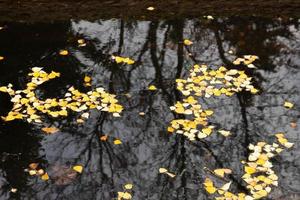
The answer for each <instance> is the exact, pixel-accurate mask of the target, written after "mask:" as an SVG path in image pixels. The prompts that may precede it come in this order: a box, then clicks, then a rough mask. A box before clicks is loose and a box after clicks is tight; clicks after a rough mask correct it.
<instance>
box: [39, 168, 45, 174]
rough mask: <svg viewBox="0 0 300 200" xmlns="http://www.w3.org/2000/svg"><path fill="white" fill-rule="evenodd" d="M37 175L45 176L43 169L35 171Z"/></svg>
mask: <svg viewBox="0 0 300 200" xmlns="http://www.w3.org/2000/svg"><path fill="white" fill-rule="evenodd" d="M37 174H38V175H43V174H45V171H44V170H43V169H39V170H37Z"/></svg>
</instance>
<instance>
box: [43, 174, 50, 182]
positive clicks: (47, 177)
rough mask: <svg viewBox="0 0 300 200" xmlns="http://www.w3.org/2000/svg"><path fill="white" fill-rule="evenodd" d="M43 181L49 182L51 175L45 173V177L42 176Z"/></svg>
mask: <svg viewBox="0 0 300 200" xmlns="http://www.w3.org/2000/svg"><path fill="white" fill-rule="evenodd" d="M41 179H42V180H44V181H47V180H49V175H48V174H47V173H45V174H44V175H42V176H41Z"/></svg>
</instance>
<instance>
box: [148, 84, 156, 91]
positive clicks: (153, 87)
mask: <svg viewBox="0 0 300 200" xmlns="http://www.w3.org/2000/svg"><path fill="white" fill-rule="evenodd" d="M148 90H152V91H154V90H157V88H156V87H155V85H150V86H149V87H148Z"/></svg>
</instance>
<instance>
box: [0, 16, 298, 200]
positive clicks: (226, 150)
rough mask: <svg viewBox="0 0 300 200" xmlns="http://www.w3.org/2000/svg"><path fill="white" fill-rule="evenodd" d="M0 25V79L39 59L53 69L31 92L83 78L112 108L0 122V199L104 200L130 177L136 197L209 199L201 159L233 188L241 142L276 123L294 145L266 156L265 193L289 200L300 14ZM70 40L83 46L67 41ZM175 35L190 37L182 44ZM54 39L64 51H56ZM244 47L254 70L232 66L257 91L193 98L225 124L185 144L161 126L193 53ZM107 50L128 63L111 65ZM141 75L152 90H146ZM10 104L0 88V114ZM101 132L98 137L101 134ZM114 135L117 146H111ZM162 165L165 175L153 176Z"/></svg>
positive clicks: (208, 55) (199, 59) (263, 136)
mask: <svg viewBox="0 0 300 200" xmlns="http://www.w3.org/2000/svg"><path fill="white" fill-rule="evenodd" d="M0 26H2V27H3V29H2V30H0V56H3V57H4V60H1V61H0V69H1V73H0V86H4V85H7V84H9V83H12V84H13V85H14V89H22V88H24V87H25V86H26V83H27V81H28V76H27V74H28V73H29V72H30V69H31V68H32V67H43V69H44V70H45V71H48V72H50V71H51V70H53V71H56V72H60V73H61V77H60V78H57V79H54V80H51V81H49V82H47V83H44V84H42V85H41V86H40V87H38V88H37V90H36V93H37V94H38V96H39V97H40V98H41V99H45V98H59V97H63V95H64V94H65V93H66V91H67V89H68V88H69V87H70V86H74V87H75V88H79V89H80V90H82V91H85V90H86V87H85V86H84V85H83V78H84V77H85V76H90V77H91V78H92V82H91V85H92V88H96V87H100V86H101V87H104V88H105V90H106V91H108V92H109V93H111V94H116V95H117V96H116V98H117V99H118V101H119V103H120V104H121V105H123V106H124V110H123V112H122V113H121V117H118V118H116V117H113V116H112V114H110V113H106V112H100V111H97V110H91V111H90V118H89V119H87V120H86V121H85V122H84V123H80V124H79V123H77V121H76V120H77V118H78V114H76V113H74V114H71V115H69V116H68V117H65V118H59V119H57V118H51V117H46V118H45V120H44V121H43V123H27V122H26V121H22V120H15V121H12V122H5V121H3V120H2V121H0V158H1V160H0V199H43V200H47V199H49V200H50V199H51V200H52V199H80V200H84V199H87V200H92V199H97V200H98V199H99V200H102V199H104V200H107V199H113V198H116V197H117V192H119V191H123V189H122V188H123V186H124V185H125V184H127V183H132V184H133V186H134V188H133V190H132V196H133V199H136V200H157V199H162V200H173V199H174V200H175V199H178V200H183V199H185V200H196V199H197V200H204V199H212V196H211V195H209V194H207V192H206V191H205V189H204V187H203V182H204V179H205V178H206V177H207V176H209V175H210V174H209V173H208V171H207V170H205V169H204V168H205V167H207V168H209V169H215V168H230V169H232V170H233V174H232V175H231V177H230V180H232V181H233V183H232V189H231V190H232V191H245V183H244V182H243V180H242V179H241V176H242V175H243V165H242V164H241V160H245V159H247V156H248V153H249V151H248V150H247V146H248V145H249V144H250V143H252V144H255V143H256V142H258V141H266V142H271V141H272V136H273V135H274V134H275V133H277V132H284V133H286V137H287V138H288V140H289V141H290V142H293V143H294V146H293V147H292V148H291V149H289V150H286V151H284V152H283V153H281V154H280V155H279V156H277V157H276V158H274V159H273V160H272V163H273V165H274V171H275V172H276V174H277V175H278V177H279V184H278V187H274V188H272V192H271V193H270V195H269V196H268V197H267V198H265V199H273V200H283V199H284V200H299V199H300V140H299V137H300V135H299V128H298V127H299V125H300V124H299V123H300V121H299V116H300V112H299V110H300V109H299V107H300V104H299V102H300V94H299V92H300V19H295V18H273V19H272V18H261V17H228V18H215V19H213V20H207V19H204V18H197V19H174V20H161V21H131V20H122V19H110V20H97V21H85V20H71V21H66V22H57V23H32V24H26V23H5V24H0ZM78 39H84V40H85V44H86V45H85V46H84V45H82V46H79V45H78V43H77V40H78ZM184 39H189V40H191V41H192V42H193V44H192V45H190V46H186V45H184V44H183V40H184ZM62 49H66V50H68V52H69V54H68V55H67V56H62V55H60V54H59V51H60V50H62ZM249 54H251V55H257V56H258V57H259V60H257V61H255V65H256V67H257V69H249V68H243V70H246V73H247V74H248V75H249V76H251V77H253V82H254V85H255V87H257V88H258V89H259V90H260V92H259V93H258V94H255V95H253V94H249V93H247V92H239V93H238V94H235V95H233V96H231V97H227V96H221V97H211V98H209V99H208V98H202V99H201V105H202V106H203V107H205V108H211V109H213V110H214V111H215V113H214V115H213V116H212V117H210V119H209V123H210V124H213V125H214V126H216V127H222V128H223V129H225V130H230V131H231V133H232V135H231V136H229V137H222V136H220V135H217V134H212V135H211V136H210V137H208V138H206V139H204V140H203V141H195V142H192V141H189V140H188V139H186V137H183V136H181V135H178V134H170V133H168V132H167V127H168V126H169V123H170V121H172V120H173V119H174V118H176V117H178V116H177V115H175V114H174V113H173V112H172V111H171V110H170V108H169V107H170V106H172V105H174V104H175V103H176V101H180V100H181V99H182V95H181V94H180V92H179V91H178V90H176V85H175V84H176V79H178V78H186V77H187V76H188V74H189V70H190V69H191V67H192V66H193V65H194V64H196V63H198V64H207V65H208V66H211V67H213V68H214V67H219V66H222V65H225V66H228V67H232V61H233V60H234V59H235V58H236V57H240V56H242V55H249ZM112 55H120V56H124V57H130V58H132V59H134V60H135V61H136V62H135V64H133V65H121V64H116V62H114V61H113V60H112V58H111V56H112ZM149 85H155V86H156V87H157V90H155V91H149V90H148V87H149ZM285 101H290V102H293V103H294V104H295V105H294V107H293V109H286V108H284V107H283V103H284V102H285ZM11 107H12V104H11V103H10V98H9V96H8V95H7V94H5V93H0V114H1V116H4V115H6V114H7V112H8V111H9V110H10V109H11ZM141 112H143V113H144V114H141ZM291 123H292V124H294V125H292V126H291ZM295 124H296V125H298V126H297V127H295ZM50 126H55V127H57V128H58V129H59V130H60V131H59V132H58V133H55V134H51V135H47V134H45V133H44V132H43V131H42V130H41V129H42V128H43V127H50ZM103 135H108V140H107V141H102V140H101V136H103ZM115 138H118V139H120V140H121V141H122V144H120V145H115V144H114V142H113V140H114V139H115ZM30 163H39V166H40V167H41V168H43V169H45V170H46V171H47V172H48V174H49V176H50V179H49V180H48V181H44V180H41V179H40V178H39V177H37V176H30V175H29V174H28V173H26V172H24V170H25V169H27V168H28V165H29V164H30ZM74 165H81V166H83V172H82V173H81V174H76V173H75V174H74V173H73V172H72V170H70V167H71V166H74ZM162 167H163V168H166V169H168V170H169V171H170V172H172V173H174V174H176V177H175V178H171V177H169V176H167V175H166V174H160V173H159V172H158V170H159V168H162ZM11 188H16V189H17V192H15V193H14V192H11Z"/></svg>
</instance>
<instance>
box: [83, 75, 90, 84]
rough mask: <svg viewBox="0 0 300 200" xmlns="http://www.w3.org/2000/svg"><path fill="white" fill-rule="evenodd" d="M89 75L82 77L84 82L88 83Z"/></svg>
mask: <svg viewBox="0 0 300 200" xmlns="http://www.w3.org/2000/svg"><path fill="white" fill-rule="evenodd" d="M91 80H92V79H91V77H89V76H85V77H84V82H86V83H88V82H91Z"/></svg>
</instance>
